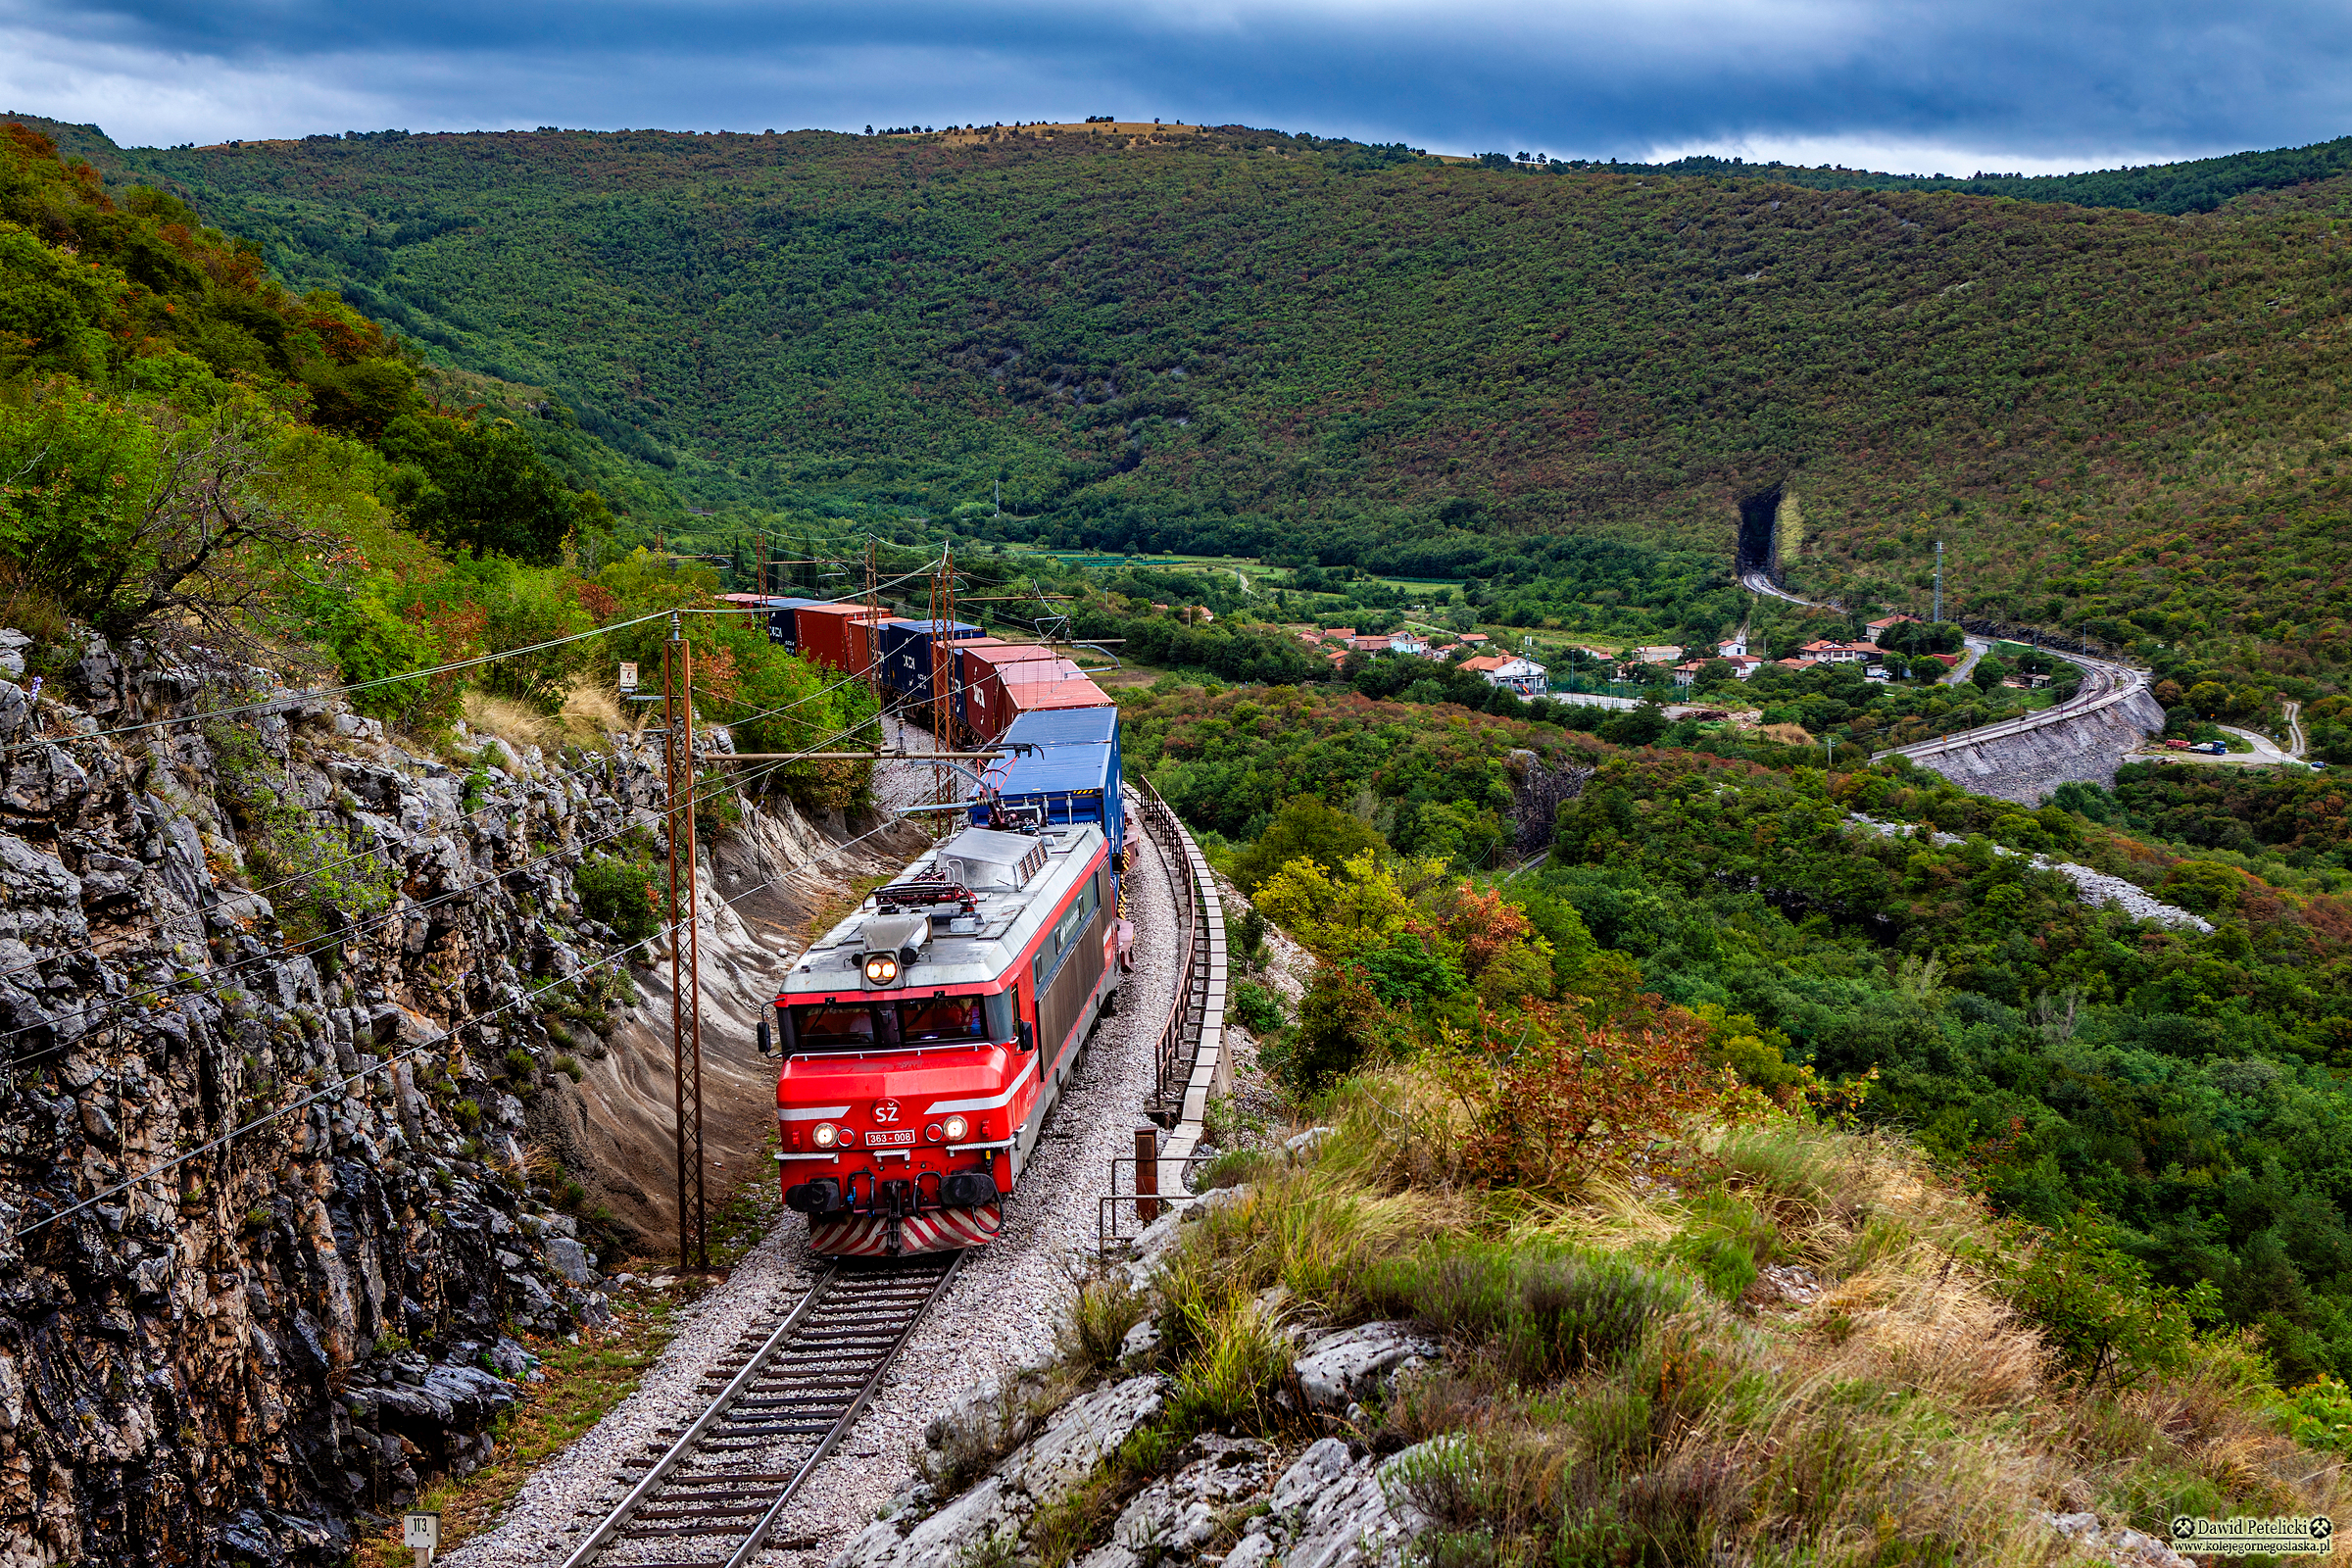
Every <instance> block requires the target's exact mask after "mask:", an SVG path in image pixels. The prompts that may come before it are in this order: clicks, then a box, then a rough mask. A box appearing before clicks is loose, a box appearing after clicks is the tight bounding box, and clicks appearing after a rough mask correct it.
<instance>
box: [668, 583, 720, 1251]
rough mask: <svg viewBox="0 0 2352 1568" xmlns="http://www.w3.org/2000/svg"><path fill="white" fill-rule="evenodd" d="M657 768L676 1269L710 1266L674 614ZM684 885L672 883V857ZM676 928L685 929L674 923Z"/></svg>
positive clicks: (678, 635) (686, 678)
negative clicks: (664, 849)
mask: <svg viewBox="0 0 2352 1568" xmlns="http://www.w3.org/2000/svg"><path fill="white" fill-rule="evenodd" d="M662 763H663V766H662V773H663V776H664V779H665V781H666V782H667V784H668V788H669V793H668V807H669V811H668V818H669V819H668V829H669V831H668V838H669V1063H670V1080H671V1086H672V1087H671V1101H672V1110H673V1112H674V1114H675V1117H676V1125H677V1151H678V1267H679V1268H681V1269H686V1268H701V1269H708V1268H709V1267H710V1266H711V1226H710V1206H709V1200H708V1195H707V1193H706V1191H705V1188H704V1183H703V1166H704V1160H703V984H702V976H703V966H702V942H701V938H700V935H699V933H698V932H697V931H696V929H695V885H694V862H695V845H694V653H693V650H692V649H691V648H689V647H688V646H687V643H686V639H685V635H684V633H683V632H682V631H681V630H680V627H679V622H678V617H677V616H676V615H674V614H673V615H671V616H670V618H669V641H667V642H665V643H663V644H662ZM681 852H682V858H683V859H684V863H685V882H684V885H683V887H681V886H680V883H679V861H680V859H681ZM681 925H683V926H684V928H685V929H684V931H683V932H681V931H680V930H679V927H680V926H681Z"/></svg>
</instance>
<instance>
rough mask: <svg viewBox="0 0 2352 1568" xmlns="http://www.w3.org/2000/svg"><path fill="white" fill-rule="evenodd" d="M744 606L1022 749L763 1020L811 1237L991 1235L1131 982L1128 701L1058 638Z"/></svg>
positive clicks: (864, 1244)
mask: <svg viewBox="0 0 2352 1568" xmlns="http://www.w3.org/2000/svg"><path fill="white" fill-rule="evenodd" d="M728 598H729V599H730V600H731V601H732V602H734V603H736V604H737V605H738V606H740V607H742V608H743V609H745V610H746V611H747V612H750V613H759V614H764V615H765V616H766V619H767V628H768V636H769V638H770V639H771V640H772V641H775V642H778V643H781V644H784V645H785V646H788V647H790V648H792V649H793V650H794V651H795V652H797V653H799V654H800V655H801V656H802V657H804V658H807V659H809V660H811V661H813V662H817V663H820V664H824V665H826V666H828V667H831V668H834V669H839V670H842V671H844V672H846V673H851V674H867V673H871V674H873V675H874V676H876V678H877V679H878V681H879V684H880V685H881V686H882V688H883V689H884V691H885V692H886V693H887V694H888V696H889V697H890V699H891V700H892V701H893V702H894V703H895V704H896V705H897V706H899V707H900V709H901V711H904V712H906V713H907V714H908V715H909V716H910V717H913V718H916V719H918V720H922V721H926V722H927V721H928V720H929V719H930V716H931V715H932V714H933V713H934V712H935V711H937V707H936V702H935V699H936V697H937V695H938V687H939V686H940V685H941V684H942V683H945V685H946V686H947V688H948V692H947V695H948V696H949V699H950V702H949V705H948V706H949V713H950V719H949V725H950V728H951V730H952V731H953V732H954V733H952V734H950V735H946V736H942V737H940V739H941V740H942V741H943V742H949V743H966V744H977V745H980V746H984V747H986V748H987V749H990V750H1002V751H1003V752H1005V758H1004V759H1003V760H1000V761H998V762H996V763H994V764H992V765H991V766H990V767H989V769H988V770H987V772H986V774H985V775H984V778H983V782H982V786H981V788H980V790H979V792H978V798H977V799H976V800H975V801H974V802H973V803H972V804H971V806H970V808H969V816H968V820H967V821H966V822H965V823H963V824H961V825H960V826H959V828H958V830H957V831H956V834H955V835H954V836H953V837H951V838H949V839H947V840H946V841H945V842H943V843H941V844H939V845H938V846H937V847H935V848H934V849H933V850H932V851H931V852H930V853H928V854H926V855H924V856H922V857H920V858H917V859H916V860H915V861H914V862H913V863H911V864H910V865H908V866H907V868H906V869H905V870H904V871H902V872H900V873H899V875H898V876H897V877H896V878H895V879H893V880H892V881H891V882H890V883H889V884H888V885H887V886H885V887H883V888H880V889H878V890H877V891H875V892H873V893H871V894H868V895H867V896H866V898H865V900H864V902H863V903H862V904H861V905H860V906H859V907H858V910H857V911H856V912H854V913H853V914H851V915H850V916H849V917H848V918H847V919H845V920H843V921H841V922H840V923H839V924H838V925H836V926H834V927H833V928H832V929H831V930H830V931H827V932H825V933H824V934H823V935H822V936H820V937H819V938H817V939H816V940H815V941H814V942H812V943H811V944H810V945H809V949H808V951H807V952H806V953H804V954H802V955H801V956H800V958H799V959H798V960H797V961H796V962H795V963H794V964H793V967H792V970H791V973H790V974H789V975H787V976H786V978H785V982H784V985H783V987H782V989H781V990H779V991H778V992H777V994H776V999H775V1018H774V1022H773V1023H772V1024H770V1023H767V1022H764V1021H763V1022H762V1023H761V1024H760V1053H761V1054H763V1055H769V1056H774V1057H778V1058H780V1060H781V1066H780V1068H779V1070H778V1072H777V1077H776V1120H777V1132H778V1136H779V1146H778V1149H777V1151H776V1162H777V1165H778V1180H779V1183H780V1185H781V1186H782V1188H783V1193H784V1202H785V1204H786V1206H787V1207H789V1208H791V1209H793V1210H794V1211H795V1212H797V1213H801V1214H805V1215H807V1216H808V1219H809V1245H810V1247H811V1248H812V1249H813V1250H816V1251H818V1252H820V1253H826V1254H831V1255H835V1256H868V1257H883V1256H898V1255H901V1254H905V1253H911V1252H922V1251H937V1250H951V1249H956V1248H964V1247H977V1246H981V1245H984V1244H986V1243H987V1242H989V1241H991V1240H992V1239H993V1238H994V1237H995V1236H996V1234H997V1231H998V1228H999V1226H1000V1225H1001V1224H1002V1223H1003V1219H1004V1204H1005V1200H1006V1198H1007V1197H1008V1196H1009V1195H1010V1194H1011V1192H1012V1191H1013V1188H1014V1185H1015V1184H1016V1183H1017V1182H1018V1181H1019V1180H1020V1176H1021V1172H1022V1170H1023V1168H1024V1167H1025V1166H1026V1165H1027V1164H1028V1162H1029V1160H1030V1159H1031V1157H1032V1156H1033V1155H1034V1153H1035V1152H1036V1149H1037V1141H1038V1138H1039V1136H1040V1134H1041V1133H1042V1131H1043V1129H1044V1124H1045V1120H1046V1117H1047V1114H1048V1113H1049V1112H1050V1111H1052V1110H1053V1108H1054V1103H1055V1102H1056V1101H1057V1099H1058V1098H1059V1096H1060V1093H1061V1090H1062V1088H1063V1086H1064V1085H1066V1084H1067V1083H1068V1081H1069V1076H1070V1073H1071V1071H1072V1070H1073V1068H1074V1066H1075V1064H1076V1060H1077V1057H1078V1054H1079V1053H1080V1052H1081V1050H1083V1048H1084V1047H1085V1044H1086V1041H1087V1038H1088V1036H1089V1034H1090V1033H1091V1032H1092V1030H1093V1028H1094V1025H1095V1023H1096V1020H1098V1019H1099V1018H1101V1017H1102V1016H1103V1014H1105V1013H1107V1012H1109V1011H1111V1010H1112V1009H1113V1008H1114V1007H1115V1006H1116V1005H1117V1001H1118V996H1119V988H1120V984H1121V980H1122V977H1123V976H1124V974H1125V972H1126V965H1125V958H1126V953H1127V948H1128V944H1129V941H1130V940H1131V935H1132V933H1131V929H1130V928H1129V927H1128V926H1127V925H1126V923H1125V922H1124V921H1123V920H1121V919H1120V917H1119V886H1120V877H1121V872H1122V868H1123V865H1124V858H1125V851H1126V847H1127V845H1126V827H1127V824H1126V813H1125V809H1124V805H1123V803H1122V801H1121V799H1120V793H1119V780H1120V774H1119V728H1118V710H1117V709H1116V708H1115V707H1113V706H1112V704H1111V701H1110V699H1109V698H1108V697H1106V696H1104V695H1103V692H1102V690H1101V689H1100V688H1098V687H1097V686H1096V685H1095V684H1094V682H1093V681H1091V680H1090V679H1088V678H1087V676H1086V675H1085V673H1084V672H1083V671H1081V670H1080V669H1079V668H1078V666H1077V665H1076V664H1075V663H1072V662H1070V661H1068V660H1066V659H1062V658H1059V657H1058V656H1056V655H1055V654H1054V651H1053V650H1052V649H1049V648H1042V647H1040V646H1038V645H1035V644H1010V643H1005V642H1003V641H1001V640H999V639H997V638H994V637H990V636H987V635H986V634H985V633H984V632H983V631H982V630H981V628H979V627H977V626H968V625H964V624H962V623H960V622H940V621H933V620H915V619H908V618H905V617H900V616H891V615H881V614H877V613H874V612H871V611H869V610H867V609H866V608H865V607H863V606H858V605H839V604H820V603H814V602H810V601H805V600H792V599H775V598H767V597H764V596H753V595H748V594H745V595H729V596H728Z"/></svg>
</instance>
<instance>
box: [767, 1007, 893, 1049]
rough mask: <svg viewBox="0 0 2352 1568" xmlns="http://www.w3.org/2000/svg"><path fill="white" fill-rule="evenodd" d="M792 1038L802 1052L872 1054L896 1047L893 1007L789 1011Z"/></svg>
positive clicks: (807, 1008)
mask: <svg viewBox="0 0 2352 1568" xmlns="http://www.w3.org/2000/svg"><path fill="white" fill-rule="evenodd" d="M792 1024H793V1029H792V1032H793V1038H794V1042H795V1044H796V1045H797V1046H798V1048H799V1049H800V1050H802V1051H872V1050H875V1049H876V1048H878V1047H888V1046H895V1045H897V1044H899V1013H898V1009H897V1008H896V1007H894V1006H889V1005H884V1006H879V1007H876V1006H869V1005H866V1004H864V1003H861V1002H825V1003H816V1004H813V1005H804V1006H799V1007H795V1008H793V1009H792Z"/></svg>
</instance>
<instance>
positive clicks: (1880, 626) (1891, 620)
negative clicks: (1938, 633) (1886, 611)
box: [1864, 615, 1927, 643]
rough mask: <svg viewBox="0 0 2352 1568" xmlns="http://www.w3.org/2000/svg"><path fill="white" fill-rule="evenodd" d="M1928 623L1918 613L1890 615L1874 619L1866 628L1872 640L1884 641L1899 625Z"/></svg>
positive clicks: (1875, 641) (1876, 641)
mask: <svg viewBox="0 0 2352 1568" xmlns="http://www.w3.org/2000/svg"><path fill="white" fill-rule="evenodd" d="M1926 624H1927V622H1925V621H1923V620H1921V619H1920V618H1919V617H1918V616H1917V615H1888V616H1887V617H1886V618H1885V619H1883V620H1874V621H1872V622H1871V623H1870V624H1869V625H1868V626H1867V627H1865V628H1864V629H1865V630H1866V631H1868V632H1869V633H1870V640H1871V641H1872V642H1874V643H1883V642H1885V641H1886V640H1887V633H1888V632H1890V631H1892V630H1894V628H1895V627H1897V626H1903V625H1911V626H1924V625H1926Z"/></svg>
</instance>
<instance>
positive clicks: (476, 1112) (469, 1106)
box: [442, 1100, 482, 1186]
mask: <svg viewBox="0 0 2352 1568" xmlns="http://www.w3.org/2000/svg"><path fill="white" fill-rule="evenodd" d="M450 1113H451V1114H452V1115H454V1116H456V1117H457V1118H458V1123H459V1125H460V1126H462V1127H464V1128H465V1129H466V1131H467V1132H471V1131H473V1130H474V1129H475V1128H476V1127H479V1126H480V1125H481V1124H482V1107H481V1106H479V1105H477V1104H475V1103H473V1102H472V1101H470V1100H461V1101H459V1102H458V1103H456V1104H455V1105H452V1106H451V1107H450ZM442 1174H443V1175H445V1176H446V1175H447V1174H448V1172H446V1171H444V1172H442ZM443 1185H444V1186H446V1185H448V1184H447V1183H444V1184H443Z"/></svg>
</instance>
